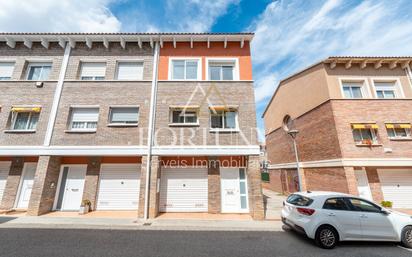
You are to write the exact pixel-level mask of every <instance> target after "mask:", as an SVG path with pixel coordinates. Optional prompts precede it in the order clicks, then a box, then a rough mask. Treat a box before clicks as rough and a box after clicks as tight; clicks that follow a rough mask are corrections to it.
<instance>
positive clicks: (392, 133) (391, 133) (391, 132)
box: [387, 128, 395, 137]
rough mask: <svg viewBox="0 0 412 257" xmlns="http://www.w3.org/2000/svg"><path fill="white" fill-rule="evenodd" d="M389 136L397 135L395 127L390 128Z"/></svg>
mask: <svg viewBox="0 0 412 257" xmlns="http://www.w3.org/2000/svg"><path fill="white" fill-rule="evenodd" d="M387 131H388V137H395V130H394V129H393V128H388V129H387Z"/></svg>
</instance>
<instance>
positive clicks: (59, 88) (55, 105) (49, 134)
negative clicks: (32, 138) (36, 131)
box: [43, 42, 71, 146]
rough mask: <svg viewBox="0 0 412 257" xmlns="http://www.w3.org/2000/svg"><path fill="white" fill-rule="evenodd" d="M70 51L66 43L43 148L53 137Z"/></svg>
mask: <svg viewBox="0 0 412 257" xmlns="http://www.w3.org/2000/svg"><path fill="white" fill-rule="evenodd" d="M70 50H71V47H70V44H69V43H68V42H66V46H65V49H64V55H63V60H62V66H61V68H60V74H59V80H58V81H57V84H56V91H55V92H54V98H53V104H52V107H51V110H50V118H49V123H48V124H47V130H46V135H45V137H44V142H43V145H44V146H50V141H51V138H52V135H53V128H54V123H55V122H56V117H57V109H58V107H59V102H60V98H61V95H62V91H63V83H64V77H65V76H66V70H67V64H68V63H69V56H70Z"/></svg>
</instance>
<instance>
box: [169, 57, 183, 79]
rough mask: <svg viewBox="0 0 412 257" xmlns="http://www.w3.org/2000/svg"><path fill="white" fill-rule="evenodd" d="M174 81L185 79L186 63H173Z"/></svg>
mask: <svg viewBox="0 0 412 257" xmlns="http://www.w3.org/2000/svg"><path fill="white" fill-rule="evenodd" d="M172 63H173V70H172V72H173V79H184V78H185V61H184V60H182V61H173V62H172Z"/></svg>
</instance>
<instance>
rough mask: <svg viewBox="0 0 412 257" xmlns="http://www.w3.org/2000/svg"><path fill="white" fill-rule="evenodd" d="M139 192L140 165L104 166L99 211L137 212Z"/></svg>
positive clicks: (101, 170)
mask: <svg viewBox="0 0 412 257" xmlns="http://www.w3.org/2000/svg"><path fill="white" fill-rule="evenodd" d="M139 191H140V165H139V164H102V166H101V169H100V180H99V192H98V196H97V210H137V208H138V206H139Z"/></svg>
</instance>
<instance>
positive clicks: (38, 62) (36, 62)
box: [26, 60, 53, 81]
mask: <svg viewBox="0 0 412 257" xmlns="http://www.w3.org/2000/svg"><path fill="white" fill-rule="evenodd" d="M28 62H29V64H28V65H27V72H26V80H30V81H38V80H37V79H29V75H30V70H31V68H32V67H33V66H39V65H42V64H45V65H43V66H50V73H51V72H52V69H53V62H52V61H34V60H33V61H28ZM47 64H50V65H47ZM41 72H43V69H42V71H41ZM49 75H50V74H49ZM45 80H46V81H47V80H49V78H47V79H45Z"/></svg>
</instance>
